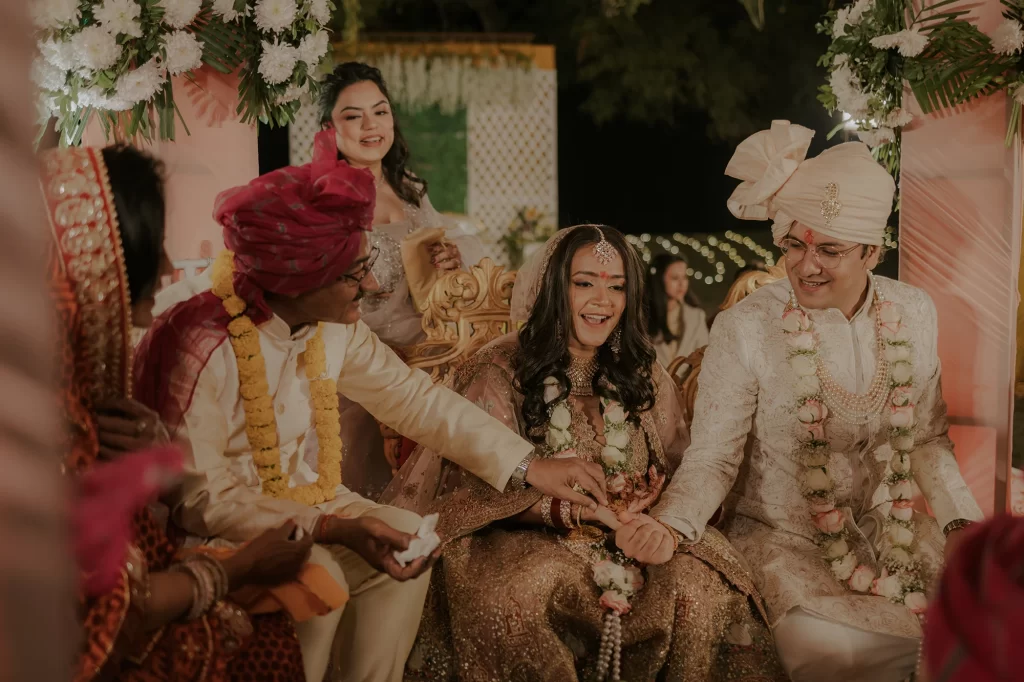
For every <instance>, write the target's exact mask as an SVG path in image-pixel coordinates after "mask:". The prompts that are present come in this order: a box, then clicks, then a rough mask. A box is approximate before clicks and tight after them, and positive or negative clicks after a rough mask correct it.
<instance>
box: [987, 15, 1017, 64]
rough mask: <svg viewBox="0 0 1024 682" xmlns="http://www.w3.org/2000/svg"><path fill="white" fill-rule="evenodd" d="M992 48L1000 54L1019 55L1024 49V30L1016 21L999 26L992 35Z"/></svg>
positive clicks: (1007, 21) (1008, 21)
mask: <svg viewBox="0 0 1024 682" xmlns="http://www.w3.org/2000/svg"><path fill="white" fill-rule="evenodd" d="M992 48H993V49H994V50H995V51H996V52H998V53H999V54H1006V55H1010V54H1017V53H1018V52H1020V51H1021V50H1022V49H1024V29H1022V28H1021V25H1020V22H1018V21H1017V20H1016V19H1007V20H1006V21H1004V22H1003V23H1001V24H999V28H997V29H996V30H995V32H994V33H993V34H992Z"/></svg>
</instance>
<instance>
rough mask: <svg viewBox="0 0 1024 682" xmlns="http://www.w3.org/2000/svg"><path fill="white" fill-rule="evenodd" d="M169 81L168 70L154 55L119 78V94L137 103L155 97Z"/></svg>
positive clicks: (126, 99)
mask: <svg viewBox="0 0 1024 682" xmlns="http://www.w3.org/2000/svg"><path fill="white" fill-rule="evenodd" d="M166 82H167V70H166V69H165V68H163V66H161V64H160V62H159V61H157V59H156V58H155V57H154V58H153V59H150V60H149V61H148V62H146V63H145V64H143V65H142V66H140V67H139V68H137V69H135V70H134V71H129V72H128V73H126V74H124V75H123V76H121V77H120V78H119V79H118V80H117V88H116V91H117V96H118V97H119V98H120V99H122V100H124V101H126V102H131V103H132V104H136V103H138V102H145V101H147V100H150V99H152V98H153V95H155V94H156V93H158V92H159V91H160V89H161V88H162V87H163V86H164V84H165V83H166Z"/></svg>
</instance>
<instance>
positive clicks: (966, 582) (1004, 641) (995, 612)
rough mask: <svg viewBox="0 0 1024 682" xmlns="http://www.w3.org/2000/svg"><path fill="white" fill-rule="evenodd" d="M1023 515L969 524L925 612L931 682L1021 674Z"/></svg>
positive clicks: (978, 681)
mask: <svg viewBox="0 0 1024 682" xmlns="http://www.w3.org/2000/svg"><path fill="white" fill-rule="evenodd" d="M1022 640H1024V519H1021V518H1014V517H1012V516H1001V517H997V518H995V519H993V520H991V521H989V522H987V523H985V524H983V525H979V526H977V527H976V528H972V529H971V530H970V531H968V535H967V536H966V537H965V538H964V539H963V541H962V542H961V545H960V547H958V548H957V551H956V553H955V554H954V555H953V556H952V557H951V558H950V560H949V561H948V562H947V564H946V570H945V572H944V574H943V576H942V583H941V586H940V588H939V593H938V596H937V598H936V600H935V602H934V603H933V604H932V606H931V608H930V609H929V610H928V613H927V617H926V620H925V636H924V658H925V663H926V668H927V675H926V679H927V680H928V682H1019V681H1021V680H1024V663H1022V660H1021V653H1020V652H1021V643H1022Z"/></svg>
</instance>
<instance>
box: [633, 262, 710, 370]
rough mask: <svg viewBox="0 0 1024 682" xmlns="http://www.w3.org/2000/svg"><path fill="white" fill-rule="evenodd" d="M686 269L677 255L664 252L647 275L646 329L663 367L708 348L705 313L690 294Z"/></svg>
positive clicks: (691, 293)
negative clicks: (698, 350) (702, 347)
mask: <svg viewBox="0 0 1024 682" xmlns="http://www.w3.org/2000/svg"><path fill="white" fill-rule="evenodd" d="M686 268H687V266H686V261H685V260H683V259H682V258H680V257H679V256H676V255H674V254H671V253H663V254H661V255H659V256H657V257H655V259H654V261H653V263H652V264H651V270H650V273H649V274H648V276H647V314H648V317H647V329H648V331H649V333H650V335H651V340H652V341H654V350H655V351H657V353H658V362H660V363H661V364H662V365H663V366H664V367H668V366H669V365H670V364H671V363H672V361H673V360H675V359H676V358H678V357H683V358H685V357H686V356H688V355H689V354H690V353H692V352H693V351H695V350H697V349H698V348H700V347H701V346H706V345H708V317H707V313H705V312H704V309H703V308H702V307H701V306H700V303H699V302H698V301H697V298H696V297H695V296H694V295H693V292H692V291H690V278H689V276H688V275H687V274H686Z"/></svg>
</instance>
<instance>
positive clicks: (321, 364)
mask: <svg viewBox="0 0 1024 682" xmlns="http://www.w3.org/2000/svg"><path fill="white" fill-rule="evenodd" d="M324 374H327V361H326V360H324V359H323V358H314V359H313V360H312V361H311V360H310V359H309V358H306V378H307V379H309V380H310V381H313V380H315V379H317V377H320V376H323V375H324Z"/></svg>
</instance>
